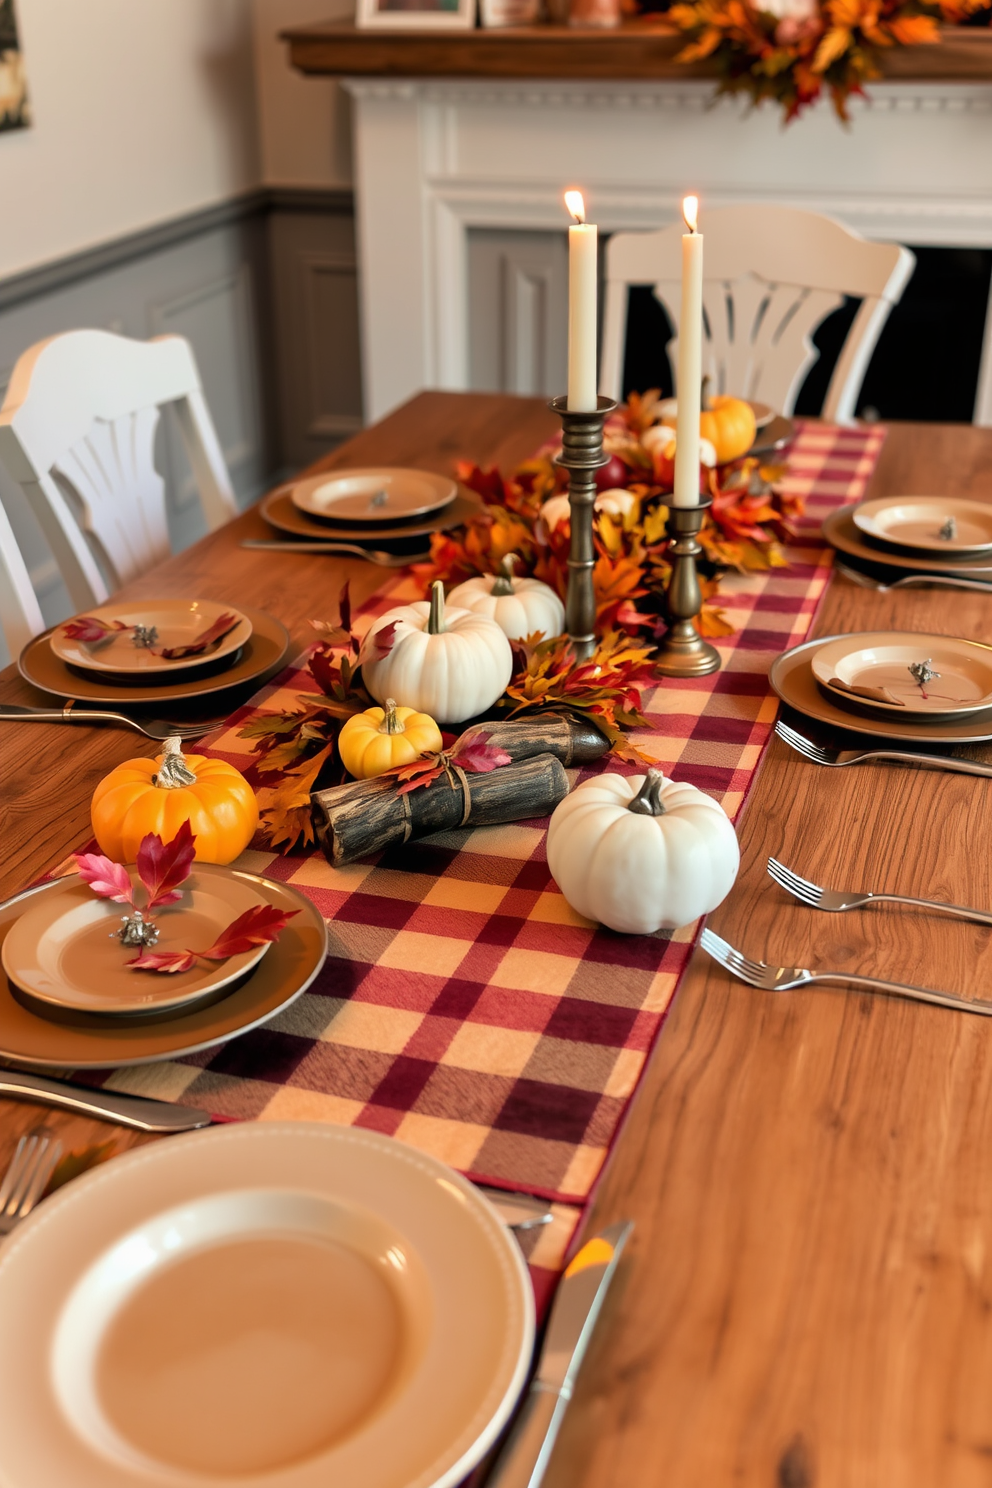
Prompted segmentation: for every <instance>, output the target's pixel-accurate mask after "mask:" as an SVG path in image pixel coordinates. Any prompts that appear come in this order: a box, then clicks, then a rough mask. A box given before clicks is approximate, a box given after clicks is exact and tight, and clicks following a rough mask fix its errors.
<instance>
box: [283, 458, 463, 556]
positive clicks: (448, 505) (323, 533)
mask: <svg viewBox="0 0 992 1488" xmlns="http://www.w3.org/2000/svg"><path fill="white" fill-rule="evenodd" d="M479 506H480V502H479V499H478V497H476V496H474V495H473V494H472V492H470V491H467V490H465V489H464V488H461V489H460V488H459V486H458V485H457V483H456V482H455V481H453V480H451V479H450V478H449V477H448V476H445V475H434V474H432V473H431V472H430V471H427V470H404V469H399V468H397V467H393V466H381V467H376V468H372V469H362V470H341V471H335V472H333V473H330V474H325V475H315V476H310V477H308V478H307V479H306V480H300V481H296V482H295V483H294V484H293V485H291V486H283V487H281V488H280V489H279V490H277V491H273V492H272V494H271V495H269V496H267V497H266V498H265V500H264V501H263V502H262V505H261V512H262V515H263V517H264V518H265V520H266V521H267V522H268V523H269V524H270V526H272V527H275V528H276V530H277V531H278V532H285V533H286V534H287V535H288V536H290V537H295V538H308V539H310V540H311V541H316V542H328V543H334V542H347V543H354V544H357V545H358V546H359V547H362V546H373V547H376V548H382V549H384V550H385V551H387V552H394V553H397V554H400V555H406V554H409V555H410V556H411V557H415V556H418V555H419V554H421V553H426V552H427V550H428V548H429V547H430V537H431V533H433V532H440V531H443V530H446V529H447V528H450V527H457V526H460V525H461V523H463V522H467V521H468V520H469V519H470V518H471V517H474V516H477V515H478V512H479Z"/></svg>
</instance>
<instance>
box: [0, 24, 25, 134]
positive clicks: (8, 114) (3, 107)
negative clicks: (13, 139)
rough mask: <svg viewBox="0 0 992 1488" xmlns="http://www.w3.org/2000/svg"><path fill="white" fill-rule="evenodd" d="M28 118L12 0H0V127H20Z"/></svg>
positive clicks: (2, 128)
mask: <svg viewBox="0 0 992 1488" xmlns="http://www.w3.org/2000/svg"><path fill="white" fill-rule="evenodd" d="M30 122H31V116H30V114H29V112H28V90H27V83H26V82H25V80H24V59H23V57H22V56H21V48H20V44H19V42H18V40H17V20H16V17H15V15H14V0H0V131H2V130H5V129H24V128H26V127H27V125H28V124H30Z"/></svg>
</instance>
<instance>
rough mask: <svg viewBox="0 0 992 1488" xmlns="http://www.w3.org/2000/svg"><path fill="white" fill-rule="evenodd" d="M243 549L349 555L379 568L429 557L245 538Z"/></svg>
mask: <svg viewBox="0 0 992 1488" xmlns="http://www.w3.org/2000/svg"><path fill="white" fill-rule="evenodd" d="M241 546H242V547H243V548H255V549H256V550H257V549H259V548H260V549H261V550H262V551H263V552H265V553H332V554H333V553H349V554H351V555H353V556H354V557H355V558H365V559H367V561H368V562H369V563H377V564H378V565H379V567H380V568H406V567H407V566H408V565H409V564H411V563H423V562H424V560H425V559H426V558H429V557H430V556H431V554H430V549H429V548H427V549H425V551H424V552H422V553H406V554H400V553H384V552H382V550H381V549H378V548H360V547H359V546H358V544H357V543H343V542H269V541H268V539H263V538H259V537H246V538H245V540H244V542H243V543H242V544H241Z"/></svg>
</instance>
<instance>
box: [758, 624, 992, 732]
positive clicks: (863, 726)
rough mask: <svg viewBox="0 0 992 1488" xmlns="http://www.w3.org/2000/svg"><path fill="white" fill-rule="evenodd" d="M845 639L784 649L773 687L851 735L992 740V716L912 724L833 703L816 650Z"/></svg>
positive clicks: (793, 703) (826, 638)
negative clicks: (821, 680)
mask: <svg viewBox="0 0 992 1488" xmlns="http://www.w3.org/2000/svg"><path fill="white" fill-rule="evenodd" d="M841 639H843V638H842V637H841V636H820V637H819V638H818V639H817V640H815V641H806V642H805V644H804V645H802V646H794V647H793V648H792V650H791V651H783V652H782V654H781V656H777V657H776V658H775V660H774V661H773V662H772V667H771V671H770V672H769V674H768V680H769V682H770V683H771V685H772V690H773V691H774V692H775V693H776V695H777V696H778V697H780V698H781V700H782V702H783V703H786V704H787V705H788V706H789V707H790V708H794V709H795V711H796V712H797V713H802V714H803V716H804V717H806V718H812V719H814V720H815V721H816V722H817V723H823V724H827V725H828V726H829V727H830V728H837V729H844V730H845V731H846V732H847V733H850V734H866V735H868V737H869V738H872V739H879V740H882V741H885V740H886V739H891V740H897V741H898V742H899V743H902V744H982V743H985V742H986V741H988V740H990V739H992V718H990V717H989V716H988V715H986V716H985V717H984V718H983V719H981V720H979V719H977V718H972V719H962V720H961V721H960V722H958V723H946V722H937V721H936V720H934V722H933V723H915V724H914V723H912V722H910V721H909V720H908V719H902V718H900V719H899V720H898V722H897V721H896V720H895V719H894V718H888V717H886V718H878V717H873V718H862V717H859V715H858V714H857V713H855V712H854V711H853V710H852V711H848V709H847V707H846V706H845V707H839V706H838V705H837V704H836V703H832V702H830V701H829V700H828V699H827V698H826V697H825V696H824V694H823V692H822V691H821V689H820V687H819V684H818V683H817V680H816V678H815V677H814V676H813V668H812V665H811V661H812V656H813V653H814V651H817V650H818V649H819V648H820V647H821V646H825V645H826V644H827V643H828V642H829V641H837V640H841Z"/></svg>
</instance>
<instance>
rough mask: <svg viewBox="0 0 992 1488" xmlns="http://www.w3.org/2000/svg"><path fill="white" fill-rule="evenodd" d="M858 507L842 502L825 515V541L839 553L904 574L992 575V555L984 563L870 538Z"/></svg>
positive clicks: (979, 577)
mask: <svg viewBox="0 0 992 1488" xmlns="http://www.w3.org/2000/svg"><path fill="white" fill-rule="evenodd" d="M857 510H858V508H857V507H856V506H841V507H838V509H837V510H836V511H834V512H831V513H830V515H829V517H824V519H823V526H822V529H821V530H822V532H823V537H824V541H825V542H828V543H829V544H830V546H831V547H832V548H836V549H837V551H838V553H847V554H848V556H849V557H851V558H856V559H857V560H858V562H859V563H866V564H874V565H875V567H877V568H887V569H893V570H898V571H899V572H900V573H903V574H911V573H916V574H941V573H949V574H957V575H958V576H959V577H964V578H976V579H990V578H992V555H990V557H989V561H987V562H984V563H983V562H980V561H978V560H977V559H972V560H969V559H968V558H967V557H961V558H943V559H942V558H940V557H938V556H936V555H933V554H930V553H922V552H919V551H918V552H916V553H909V552H906V553H898V552H896V551H895V550H894V549H891V548H883V547H880V546H879V545H878V544H876V543H870V542H868V540H867V539H866V538H865V537H864V536H863V535H862V534H861V533H860V532H859V531H858V528H857V526H856V524H855V521H854V516H855V513H856V512H857Z"/></svg>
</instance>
